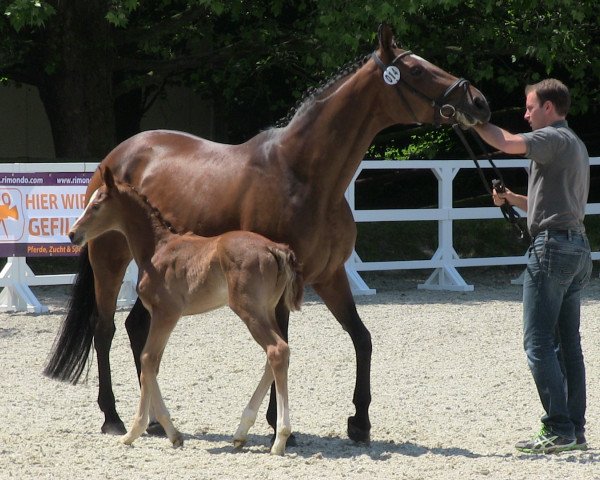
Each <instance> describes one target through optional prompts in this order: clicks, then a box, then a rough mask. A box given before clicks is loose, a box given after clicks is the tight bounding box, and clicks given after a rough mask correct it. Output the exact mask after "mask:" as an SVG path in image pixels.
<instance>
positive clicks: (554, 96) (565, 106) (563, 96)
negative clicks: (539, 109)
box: [525, 78, 571, 116]
mask: <svg viewBox="0 0 600 480" xmlns="http://www.w3.org/2000/svg"><path fill="white" fill-rule="evenodd" d="M530 92H535V93H536V94H537V97H538V99H539V101H540V105H543V104H544V103H546V102H547V101H549V102H552V103H553V104H554V108H555V109H556V112H557V113H558V114H559V115H563V116H566V115H567V113H569V109H570V108H571V94H570V93H569V89H568V88H567V86H566V85H565V84H564V83H562V82H561V81H560V80H557V79H556V78H546V79H545V80H542V81H541V82H538V83H534V84H533V85H527V86H526V87H525V95H528V94H529V93H530Z"/></svg>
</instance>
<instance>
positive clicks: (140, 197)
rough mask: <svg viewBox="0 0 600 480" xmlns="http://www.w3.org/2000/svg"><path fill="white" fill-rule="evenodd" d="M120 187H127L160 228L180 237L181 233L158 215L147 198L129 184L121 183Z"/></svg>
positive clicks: (156, 209)
mask: <svg viewBox="0 0 600 480" xmlns="http://www.w3.org/2000/svg"><path fill="white" fill-rule="evenodd" d="M121 185H122V186H124V187H128V188H129V189H130V190H131V191H132V192H133V193H134V194H135V195H136V196H137V197H138V199H139V200H140V201H141V202H142V203H143V204H144V206H145V207H147V208H148V210H149V211H150V215H151V216H153V217H154V218H156V219H157V220H158V221H159V222H160V223H161V225H162V226H164V227H165V228H166V229H167V230H169V231H170V232H171V233H176V234H178V235H181V233H180V232H178V231H177V230H176V229H175V227H174V226H173V225H172V224H171V223H170V222H168V221H167V220H165V217H163V215H162V213H160V210H159V209H158V208H156V207H155V206H154V205H152V204H151V203H150V200H148V197H146V195H143V194H142V193H140V192H139V191H138V190H137V189H136V188H135V187H134V186H133V185H131V184H129V183H121Z"/></svg>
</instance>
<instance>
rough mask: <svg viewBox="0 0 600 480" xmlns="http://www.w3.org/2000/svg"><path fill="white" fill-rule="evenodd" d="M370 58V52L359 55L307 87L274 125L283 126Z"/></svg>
mask: <svg viewBox="0 0 600 480" xmlns="http://www.w3.org/2000/svg"><path fill="white" fill-rule="evenodd" d="M370 58H371V54H370V53H369V54H367V55H359V56H357V57H356V58H354V60H352V61H350V62H348V63H346V64H345V65H342V66H341V67H340V68H339V69H338V70H337V71H336V72H334V73H333V74H332V75H331V76H330V77H329V78H328V79H326V80H323V81H322V82H321V84H320V85H317V86H316V87H310V88H308V89H307V90H306V91H305V92H304V94H303V95H302V97H301V98H300V100H298V102H297V103H296V105H295V106H294V107H293V108H292V109H291V110H290V111H289V112H288V114H287V115H286V116H285V117H283V118H282V119H281V120H279V121H277V122H276V124H275V126H276V127H285V126H286V125H287V124H288V123H289V122H290V121H291V120H292V119H293V118H294V117H295V116H296V115H297V114H299V113H300V112H302V111H303V110H305V109H307V108H308V107H310V106H311V105H312V104H313V102H314V101H315V100H317V99H318V98H319V97H320V96H321V95H322V94H323V93H325V92H326V91H328V90H329V89H330V88H331V87H333V86H334V85H335V84H337V83H338V82H339V81H340V80H343V79H344V78H346V77H347V76H349V75H351V74H353V73H354V72H356V71H357V70H358V69H359V68H360V67H362V66H363V65H364V64H365V63H367V61H368V60H369V59H370Z"/></svg>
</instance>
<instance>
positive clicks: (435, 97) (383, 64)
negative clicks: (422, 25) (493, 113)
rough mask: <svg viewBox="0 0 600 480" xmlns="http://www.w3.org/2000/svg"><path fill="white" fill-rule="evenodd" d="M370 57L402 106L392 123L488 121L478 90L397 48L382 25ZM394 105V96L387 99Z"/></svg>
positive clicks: (467, 125)
mask: <svg viewBox="0 0 600 480" xmlns="http://www.w3.org/2000/svg"><path fill="white" fill-rule="evenodd" d="M372 58H373V60H374V62H375V64H376V65H377V67H378V68H379V70H380V71H381V75H382V79H383V81H384V82H385V84H386V85H388V86H389V87H391V88H388V91H391V90H393V91H394V92H395V94H397V95H398V97H399V99H400V101H401V106H402V107H403V108H400V109H399V111H397V112H396V113H395V121H394V123H431V124H437V125H439V124H453V123H459V124H460V125H461V126H463V127H471V126H473V125H475V124H477V123H481V122H487V121H488V120H489V118H490V109H489V106H488V103H487V100H486V99H485V97H484V96H483V94H482V93H481V92H480V91H479V90H477V89H476V88H474V87H473V86H472V85H471V84H470V83H469V81H468V80H465V79H464V78H456V77H454V76H453V75H451V74H449V73H448V72H445V71H444V70H442V69H441V68H439V67H437V66H436V65H434V64H432V63H430V62H428V61H427V60H425V59H423V58H421V57H419V56H418V55H415V54H413V53H412V52H411V51H410V50H402V49H399V48H398V47H397V45H396V42H395V40H394V38H393V35H392V32H391V30H390V29H389V28H387V27H386V26H385V25H382V26H381V27H380V28H379V50H378V51H375V52H373V55H372ZM392 95H393V94H392ZM397 104H398V102H397V99H396V101H394V100H393V99H390V102H389V104H388V105H389V106H390V107H391V108H393V109H397V107H398V105H397ZM390 115H394V114H393V113H392V112H390ZM407 115H409V117H408V118H407Z"/></svg>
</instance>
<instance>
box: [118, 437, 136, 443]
mask: <svg viewBox="0 0 600 480" xmlns="http://www.w3.org/2000/svg"><path fill="white" fill-rule="evenodd" d="M134 440H135V439H132V438H130V437H129V435H123V436H122V437H121V438H119V442H121V443H122V444H123V445H131V444H133V441H134Z"/></svg>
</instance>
